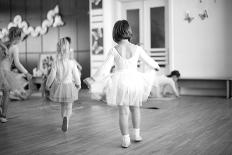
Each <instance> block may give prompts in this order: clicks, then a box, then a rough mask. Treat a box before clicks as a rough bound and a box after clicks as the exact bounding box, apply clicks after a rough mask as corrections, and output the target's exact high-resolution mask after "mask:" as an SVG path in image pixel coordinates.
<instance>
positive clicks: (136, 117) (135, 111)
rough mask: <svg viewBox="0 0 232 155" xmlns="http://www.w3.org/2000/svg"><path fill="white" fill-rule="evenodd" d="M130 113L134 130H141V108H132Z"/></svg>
mask: <svg viewBox="0 0 232 155" xmlns="http://www.w3.org/2000/svg"><path fill="white" fill-rule="evenodd" d="M130 111H131V119H132V125H133V128H134V129H139V128H140V120H141V115H140V108H139V107H135V106H130Z"/></svg>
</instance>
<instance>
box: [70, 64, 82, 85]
mask: <svg viewBox="0 0 232 155" xmlns="http://www.w3.org/2000/svg"><path fill="white" fill-rule="evenodd" d="M72 73H73V77H74V82H75V86H78V88H81V80H80V74H79V71H78V69H77V67H76V64H74V65H73V71H72Z"/></svg>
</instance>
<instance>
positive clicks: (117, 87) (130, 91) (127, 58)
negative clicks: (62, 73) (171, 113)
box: [85, 20, 159, 148]
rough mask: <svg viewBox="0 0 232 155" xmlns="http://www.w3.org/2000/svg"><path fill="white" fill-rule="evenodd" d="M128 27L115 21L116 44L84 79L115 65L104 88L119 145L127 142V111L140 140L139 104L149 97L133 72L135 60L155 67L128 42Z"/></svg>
mask: <svg viewBox="0 0 232 155" xmlns="http://www.w3.org/2000/svg"><path fill="white" fill-rule="evenodd" d="M131 37H132V31H131V28H130V26H129V24H128V22H127V21H126V20H120V21H117V22H116V23H115V25H114V28H113V40H114V41H115V42H116V43H117V45H116V46H115V47H113V48H112V49H111V50H110V51H109V54H108V57H107V58H106V60H105V62H104V63H103V66H102V67H101V68H99V69H98V71H97V72H96V73H95V74H94V75H93V76H92V77H90V78H87V79H85V82H86V84H87V85H88V86H89V87H91V85H92V84H94V82H96V81H97V80H98V79H101V76H104V74H106V73H109V71H110V69H111V67H112V66H113V65H115V72H114V73H113V74H112V75H111V82H110V84H109V85H108V86H109V87H110V88H109V89H108V91H107V94H106V95H107V103H108V104H109V105H117V106H118V109H119V126H120V130H121V134H122V147H125V148H127V147H128V146H129V145H130V136H129V129H128V119H129V114H130V112H131V115H132V124H133V128H134V129H133V132H134V140H135V141H138V142H139V141H141V140H142V137H141V135H140V117H141V116H140V106H141V105H142V102H143V101H144V100H146V99H147V98H148V96H149V93H150V90H151V86H150V81H149V82H148V81H147V80H146V79H147V78H145V76H144V75H146V74H144V73H141V72H138V71H137V63H138V59H141V60H142V61H144V62H145V63H147V64H148V65H149V66H150V67H151V68H153V69H156V70H158V69H159V66H158V64H157V63H156V62H155V61H154V60H153V59H152V58H150V57H149V56H148V55H147V54H146V52H145V51H144V50H143V48H141V47H140V46H137V45H134V44H132V43H130V40H131Z"/></svg>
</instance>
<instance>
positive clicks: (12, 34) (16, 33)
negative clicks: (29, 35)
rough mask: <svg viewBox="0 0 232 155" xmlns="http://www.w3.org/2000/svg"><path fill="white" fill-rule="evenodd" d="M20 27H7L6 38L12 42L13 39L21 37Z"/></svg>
mask: <svg viewBox="0 0 232 155" xmlns="http://www.w3.org/2000/svg"><path fill="white" fill-rule="evenodd" d="M21 35H22V29H21V28H18V27H11V28H10V29H9V34H8V38H9V41H10V42H13V41H14V40H15V39H18V38H21Z"/></svg>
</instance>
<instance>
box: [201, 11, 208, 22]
mask: <svg viewBox="0 0 232 155" xmlns="http://www.w3.org/2000/svg"><path fill="white" fill-rule="evenodd" d="M199 17H200V18H201V20H204V19H205V18H209V16H208V13H207V10H204V11H203V13H199Z"/></svg>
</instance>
